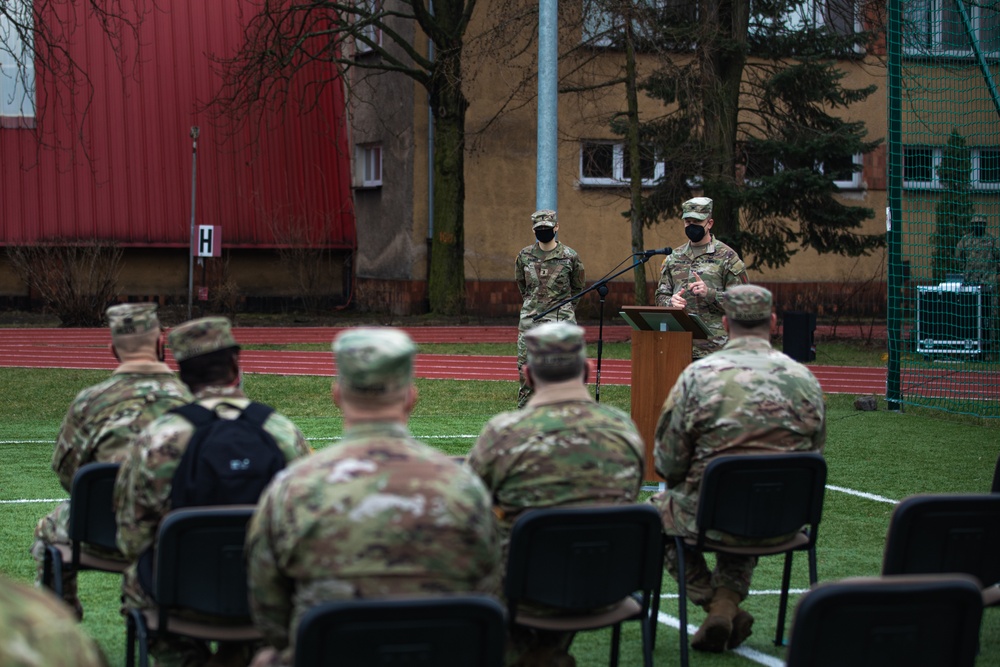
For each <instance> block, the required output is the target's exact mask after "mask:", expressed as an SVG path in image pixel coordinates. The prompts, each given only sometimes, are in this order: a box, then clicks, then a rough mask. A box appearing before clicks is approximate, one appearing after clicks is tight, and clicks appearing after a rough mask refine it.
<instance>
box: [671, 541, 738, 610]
mask: <svg viewBox="0 0 1000 667" xmlns="http://www.w3.org/2000/svg"><path fill="white" fill-rule="evenodd" d="M667 540H668V542H667V548H666V551H665V553H664V558H663V562H664V564H665V565H666V567H667V572H669V573H670V575H671V576H672V577H673V578H674V579H677V580H678V581H679V577H680V571H679V568H678V566H677V545H676V544H675V543H674V540H673V538H672V537H671V536H669V535H668V536H667ZM756 566H757V557H756V556H737V555H734V554H727V553H716V554H715V569H714V570H710V569H709V568H708V563H706V562H705V555H704V554H703V553H702V552H700V551H697V550H695V549H693V548H690V547H685V549H684V571H685V574H686V576H685V577H684V581H685V583H686V584H687V597H688V599H689V600H691V602H694V603H695V604H698V605H702V606H704V605H706V604H708V603H709V601H711V599H712V596H713V595H714V594H715V589H717V588H728V589H729V590H732V591H736V592H737V593H739V596H740V600H744V599H746V596H747V594H748V593H749V592H750V579H751V577H752V576H753V570H754V568H755V567H756Z"/></svg>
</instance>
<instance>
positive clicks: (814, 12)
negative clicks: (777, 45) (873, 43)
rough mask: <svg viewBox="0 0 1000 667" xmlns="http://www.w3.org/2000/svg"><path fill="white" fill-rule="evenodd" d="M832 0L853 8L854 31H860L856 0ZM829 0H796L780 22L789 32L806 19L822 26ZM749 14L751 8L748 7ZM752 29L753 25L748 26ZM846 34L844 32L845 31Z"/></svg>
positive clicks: (825, 18)
mask: <svg viewBox="0 0 1000 667" xmlns="http://www.w3.org/2000/svg"><path fill="white" fill-rule="evenodd" d="M833 1H834V2H840V3H843V4H845V5H848V6H850V7H851V9H852V10H854V11H853V12H852V13H853V15H854V16H853V19H854V32H856V33H857V32H862V31H863V30H864V26H863V25H862V24H861V17H860V16H859V14H858V12H857V7H856V0H833ZM830 2H831V0H798V3H797V4H795V5H794V6H792V7H789V10H788V11H787V12H786V13H785V15H784V18H783V19H782V21H781V22H782V24H783V25H785V26H788V31H789V32H794V31H797V30H801V29H802V28H803V27H804V26H805V24H806V22H807V21H811V22H812V23H813V24H814V25H815V26H816V27H820V26H824V25H826V22H827V12H826V11H825V10H826V8H827V7H828V6H829V5H830ZM750 11H751V15H752V12H753V8H752V7H751V9H750ZM750 30H751V31H753V27H752V26H751V28H750ZM845 34H846V33H845Z"/></svg>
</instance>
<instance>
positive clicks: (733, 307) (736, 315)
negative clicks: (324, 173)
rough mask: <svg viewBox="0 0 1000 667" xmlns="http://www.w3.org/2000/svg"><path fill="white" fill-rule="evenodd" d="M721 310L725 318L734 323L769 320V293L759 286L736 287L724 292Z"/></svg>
mask: <svg viewBox="0 0 1000 667" xmlns="http://www.w3.org/2000/svg"><path fill="white" fill-rule="evenodd" d="M722 309H723V310H724V311H726V317H728V318H729V319H730V320H734V321H736V322H754V321H758V320H766V319H770V317H771V292H770V291H768V290H767V289H765V288H763V287H761V286H760V285H737V286H736V287H734V288H732V289H730V290H726V298H725V300H724V301H723V303H722Z"/></svg>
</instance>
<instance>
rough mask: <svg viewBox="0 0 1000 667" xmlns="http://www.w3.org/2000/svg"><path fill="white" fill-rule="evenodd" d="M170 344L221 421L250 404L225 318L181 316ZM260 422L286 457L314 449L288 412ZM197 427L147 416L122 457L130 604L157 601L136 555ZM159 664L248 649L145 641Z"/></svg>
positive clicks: (145, 544) (242, 659)
mask: <svg viewBox="0 0 1000 667" xmlns="http://www.w3.org/2000/svg"><path fill="white" fill-rule="evenodd" d="M169 343H170V350H171V352H172V353H173V355H174V359H176V360H177V363H178V365H179V366H180V376H181V379H182V380H183V381H184V382H185V383H186V384H187V385H188V387H189V388H190V389H191V391H192V392H194V398H195V401H196V402H197V403H198V404H199V405H201V406H203V407H205V408H207V409H209V410H212V411H214V412H215V413H216V414H217V415H218V416H219V417H220V418H222V419H236V418H238V417H239V415H240V414H241V412H242V411H243V409H244V408H246V407H247V406H248V405H249V404H250V399H249V398H247V397H246V395H245V394H244V393H243V389H242V388H241V382H240V381H241V372H240V366H239V352H240V347H239V345H238V344H237V343H236V340H235V339H234V338H233V335H232V330H231V325H230V322H229V320H227V319H226V318H224V317H206V318H203V319H198V320H191V321H190V322H185V323H184V324H182V325H180V326H179V327H177V328H175V329H173V330H172V331H171V332H170V335H169ZM263 428H264V430H265V431H267V432H268V433H270V434H271V436H273V438H274V440H275V442H276V443H277V445H278V448H279V449H280V450H281V452H282V453H283V454H284V456H285V460H286V461H292V460H294V459H297V458H301V457H303V456H307V455H308V454H310V453H311V451H312V450H311V449H310V447H309V445H308V443H307V442H306V439H305V436H303V435H302V432H301V431H299V429H298V428H297V427H296V426H295V424H293V423H292V422H291V421H290V420H289V419H288V418H287V417H285V416H284V415H281V414H279V413H278V412H272V413H271V414H270V416H269V417H268V418H267V421H265V422H264V424H263ZM194 431H195V427H194V425H193V424H192V423H191V422H190V421H188V420H187V419H185V418H184V417H183V416H181V415H179V414H174V413H169V414H165V415H163V416H162V417H160V418H159V419H157V420H156V421H153V422H151V423H150V424H149V425H148V426H147V427H146V428H145V429H144V430H143V432H142V433H140V434H139V436H138V437H137V438H136V440H135V443H134V445H133V447H132V449H131V454H130V456H129V457H128V458H127V459H126V460H125V461H124V462H123V463H122V468H121V471H120V472H119V473H118V480H117V484H116V486H115V512H116V516H117V519H118V547H119V548H120V549H121V550H122V553H124V554H125V556H126V557H127V558H128V559H129V560H130V561H131V565H129V567H128V569H126V570H125V577H124V580H123V582H122V598H123V602H124V603H125V605H126V606H127V607H132V608H140V609H149V608H154V607H155V602H154V601H153V600H152V598H151V597H150V594H149V593H148V592H147V590H146V588H145V587H144V586H143V585H142V583H141V581H140V575H139V567H138V560H139V557H140V556H141V555H143V553H144V552H146V551H147V550H148V549H150V547H151V546H152V545H153V542H154V540H155V539H156V531H157V529H158V528H159V526H160V521H161V520H162V519H163V517H164V515H166V514H167V512H169V511H170V510H171V509H172V507H171V497H170V496H171V490H172V485H173V478H174V472H175V471H176V470H177V467H178V464H179V463H180V460H181V457H182V456H183V455H184V451H185V449H186V448H187V446H188V443H189V442H190V441H191V437H192V435H193V434H194ZM150 652H151V653H153V654H154V655H155V657H156V659H157V665H168V664H185V665H186V664H203V663H205V662H206V661H208V660H209V659H210V657H211V659H212V660H213V662H212V663H209V664H213V665H224V664H234V665H235V664H242V665H245V664H246V663H247V661H248V660H249V653H250V649H249V647H246V646H240V645H238V644H222V645H220V651H219V653H217V654H216V655H215V656H214V657H212V656H210V652H209V649H208V645H207V644H206V643H205V642H199V641H195V640H191V639H186V638H181V637H176V636H171V637H159V638H158V639H157V640H156V642H155V643H154V644H153V645H152V646H151V647H150Z"/></svg>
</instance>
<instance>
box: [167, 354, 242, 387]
mask: <svg viewBox="0 0 1000 667" xmlns="http://www.w3.org/2000/svg"><path fill="white" fill-rule="evenodd" d="M239 353H240V348H239V347H227V348H224V349H222V350H216V351H215V352H209V353H207V354H200V355H198V356H197V357H191V358H189V359H185V360H184V361H181V362H178V363H177V366H178V367H179V368H180V372H181V373H180V374H181V382H183V383H184V384H186V385H187V386H188V387H204V386H210V385H218V384H225V383H226V382H229V381H231V380H232V379H233V360H234V359H235V358H236V357H237V356H238V355H239Z"/></svg>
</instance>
